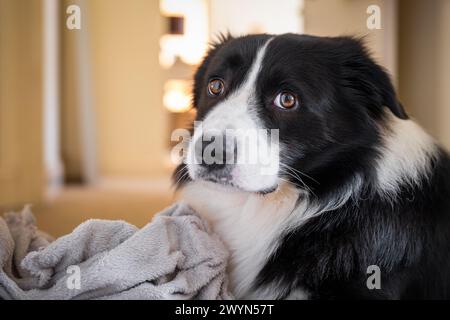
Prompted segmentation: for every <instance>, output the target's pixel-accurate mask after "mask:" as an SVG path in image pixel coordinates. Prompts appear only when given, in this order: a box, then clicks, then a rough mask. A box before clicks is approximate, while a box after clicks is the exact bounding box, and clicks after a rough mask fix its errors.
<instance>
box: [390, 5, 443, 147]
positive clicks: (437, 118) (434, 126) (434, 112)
mask: <svg viewBox="0 0 450 320" xmlns="http://www.w3.org/2000/svg"><path fill="white" fill-rule="evenodd" d="M399 9H400V10H399V12H400V17H399V18H400V19H399V21H400V27H399V28H400V29H399V31H400V37H399V77H400V87H399V91H400V99H401V100H402V102H403V104H404V106H405V107H406V108H407V110H408V111H409V112H410V113H411V114H412V116H413V117H415V118H416V119H417V121H418V122H419V123H420V124H422V125H423V126H424V127H425V128H426V129H427V130H428V131H429V132H430V133H431V134H433V135H434V136H435V137H436V138H437V139H438V140H440V141H441V142H442V143H443V144H444V145H445V146H446V147H447V148H448V149H450V129H449V128H450V1H448V0H434V1H421V0H402V1H400V8H399Z"/></svg>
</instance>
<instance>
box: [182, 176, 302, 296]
mask: <svg viewBox="0 0 450 320" xmlns="http://www.w3.org/2000/svg"><path fill="white" fill-rule="evenodd" d="M298 195H299V191H298V190H296V189H295V188H293V187H290V186H289V185H287V184H285V185H282V186H280V188H279V189H278V190H277V191H276V192H274V193H271V194H268V195H258V194H253V193H246V192H240V191H236V190H231V189H227V188H225V187H221V186H218V185H215V184H213V183H210V182H202V181H196V182H192V183H190V184H189V185H188V186H186V187H185V188H184V190H183V197H182V198H183V200H184V201H185V202H187V203H188V204H189V205H190V206H191V207H192V208H194V209H195V210H196V211H197V212H199V214H201V215H202V216H203V217H204V218H206V219H207V220H208V221H209V222H210V223H211V224H212V226H213V228H214V230H215V231H216V232H217V233H218V234H219V236H220V237H221V238H222V240H223V241H224V242H225V244H226V245H227V247H228V249H229V250H230V252H231V260H230V263H229V274H230V285H231V289H232V291H233V293H234V294H235V295H236V297H238V298H250V297H254V298H271V297H270V292H260V293H259V294H257V293H255V292H251V285H252V283H253V281H254V280H255V277H256V276H257V274H258V272H259V271H260V270H261V268H262V267H263V266H264V264H265V262H266V260H267V259H268V258H269V257H270V255H271V253H272V252H273V250H274V249H275V248H276V245H277V241H276V240H277V239H278V238H279V236H280V234H281V233H282V232H283V230H285V228H286V227H287V226H288V225H290V224H291V223H289V221H291V219H292V215H294V214H295V215H297V214H298V208H297V209H296V212H295V213H293V210H294V207H295V203H296V201H297V199H298ZM255 295H256V296H255Z"/></svg>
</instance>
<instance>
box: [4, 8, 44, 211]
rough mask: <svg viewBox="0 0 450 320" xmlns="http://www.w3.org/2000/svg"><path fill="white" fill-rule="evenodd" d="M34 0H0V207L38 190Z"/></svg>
mask: <svg viewBox="0 0 450 320" xmlns="http://www.w3.org/2000/svg"><path fill="white" fill-rule="evenodd" d="M41 4H42V2H41V1H39V0H36V1H29V0H0V70H1V71H0V206H9V205H14V204H19V203H25V202H38V201H39V200H40V199H41V197H42V194H43V191H44V170H43V168H44V167H43V142H42V141H43V140H42V139H43V131H42V99H43V96H42V91H43V90H42V16H41V8H42V7H41Z"/></svg>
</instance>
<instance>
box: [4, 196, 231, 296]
mask: <svg viewBox="0 0 450 320" xmlns="http://www.w3.org/2000/svg"><path fill="white" fill-rule="evenodd" d="M227 259H228V252H227V250H226V249H225V247H224V245H223V243H222V242H221V241H220V239H219V238H218V237H217V235H215V234H214V233H213V232H212V231H211V229H210V227H209V226H208V224H207V223H206V221H204V220H203V219H201V218H200V217H199V216H198V215H197V214H196V213H195V212H194V211H193V210H192V209H191V208H190V207H188V206H186V205H184V204H181V203H179V204H175V205H173V206H172V207H170V208H167V209H165V210H164V211H162V212H161V213H159V214H157V215H156V216H155V217H154V218H153V220H152V222H150V223H149V224H147V225H146V226H145V227H143V228H142V229H138V228H137V227H135V226H133V225H131V224H128V223H126V222H124V221H108V220H88V221H86V222H84V223H82V224H81V225H80V226H78V227H77V228H76V229H75V230H74V231H73V232H72V233H70V234H68V235H66V236H63V237H61V238H58V239H56V240H54V239H52V238H51V237H50V236H49V235H47V234H45V233H43V232H42V231H40V230H38V229H37V228H36V221H35V218H34V216H33V214H32V212H31V210H30V207H28V206H27V207H25V208H24V209H23V210H22V212H12V213H7V214H5V215H4V218H1V216H0V298H3V299H231V298H232V296H231V295H230V293H229V292H228V290H227V276H226V265H227Z"/></svg>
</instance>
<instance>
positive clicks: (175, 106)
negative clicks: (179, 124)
mask: <svg viewBox="0 0 450 320" xmlns="http://www.w3.org/2000/svg"><path fill="white" fill-rule="evenodd" d="M163 103H164V106H165V107H166V108H167V110H169V111H171V112H177V113H179V112H186V111H188V110H189V109H190V107H191V93H190V81H187V80H168V81H167V82H166V83H165V85H164V96H163Z"/></svg>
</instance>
